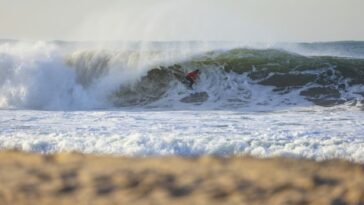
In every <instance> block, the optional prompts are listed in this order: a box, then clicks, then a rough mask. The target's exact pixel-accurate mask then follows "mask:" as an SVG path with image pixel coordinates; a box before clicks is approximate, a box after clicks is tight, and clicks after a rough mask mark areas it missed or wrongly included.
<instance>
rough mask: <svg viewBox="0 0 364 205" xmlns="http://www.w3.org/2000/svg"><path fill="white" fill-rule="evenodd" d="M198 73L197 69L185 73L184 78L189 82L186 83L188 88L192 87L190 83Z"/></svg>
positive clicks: (193, 81) (192, 82)
mask: <svg viewBox="0 0 364 205" xmlns="http://www.w3.org/2000/svg"><path fill="white" fill-rule="evenodd" d="M199 74H200V72H199V71H198V70H195V71H192V72H189V73H187V75H186V79H187V80H188V81H189V82H190V84H189V85H188V86H189V87H190V88H192V85H193V84H194V83H195V80H196V78H197V77H198V75H199Z"/></svg>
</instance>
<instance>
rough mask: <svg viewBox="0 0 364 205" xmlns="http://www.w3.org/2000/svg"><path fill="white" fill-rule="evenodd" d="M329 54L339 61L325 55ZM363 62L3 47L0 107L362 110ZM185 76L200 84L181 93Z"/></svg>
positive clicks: (154, 48) (116, 48) (152, 48)
mask: <svg viewBox="0 0 364 205" xmlns="http://www.w3.org/2000/svg"><path fill="white" fill-rule="evenodd" d="M330 46H331V47H332V48H335V49H334V51H335V52H336V53H338V55H334V54H331V55H328V54H329V53H330V52H329V50H330V48H331V47H330ZM320 48H322V49H321V50H320ZM340 49H341V50H342V51H340ZM320 52H321V53H322V55H320V54H319V53H320ZM361 52H363V53H361ZM309 53H311V54H312V55H310V54H309ZM333 53H334V52H333ZM362 56H364V43H362V42H337V43H330V44H323V43H321V44H320V43H317V44H284V45H275V46H270V47H264V48H262V46H249V47H247V46H241V45H238V44H235V43H217V42H215V43H210V44H209V45H207V46H206V44H203V43H198V42H188V43H179V42H170V43H150V44H148V45H147V46H146V45H142V44H141V43H139V44H138V43H129V44H122V43H120V44H114V45H112V46H110V45H108V46H100V45H96V44H91V43H66V42H50V43H45V42H37V43H24V42H8V41H2V42H0V107H1V108H30V109H95V108H115V107H138V108H165V109H179V108H181V109H185V108H187V109H193V108H198V109H201V108H206V109H210V108H211V109H237V108H241V109H245V108H249V109H252V108H254V107H267V106H268V107H272V106H273V107H276V106H300V105H308V104H316V105H320V106H335V105H340V104H347V105H353V106H362V104H363V99H364V89H363V88H364V86H363V85H364V58H362ZM194 69H200V70H201V71H202V74H201V77H200V79H199V80H198V82H197V83H196V85H194V89H193V90H190V89H188V88H187V87H186V85H185V84H184V83H183V82H184V75H185V73H187V72H188V71H191V70H194Z"/></svg>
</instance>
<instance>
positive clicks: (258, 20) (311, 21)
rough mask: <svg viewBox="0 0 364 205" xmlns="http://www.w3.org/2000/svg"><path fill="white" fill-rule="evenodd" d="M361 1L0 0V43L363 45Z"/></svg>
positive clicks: (362, 7)
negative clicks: (338, 42)
mask: <svg viewBox="0 0 364 205" xmlns="http://www.w3.org/2000/svg"><path fill="white" fill-rule="evenodd" d="M363 9H364V0H0V26H1V27H0V38H12V39H27V40H238V41H268V42H271V41H335V40H364V23H363V20H364V12H363Z"/></svg>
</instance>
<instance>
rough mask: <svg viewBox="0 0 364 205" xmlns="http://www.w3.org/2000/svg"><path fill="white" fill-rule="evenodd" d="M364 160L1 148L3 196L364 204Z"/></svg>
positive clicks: (46, 200) (42, 200) (59, 200)
mask: <svg viewBox="0 0 364 205" xmlns="http://www.w3.org/2000/svg"><path fill="white" fill-rule="evenodd" d="M363 168H364V167H363V165H360V164H353V163H350V162H347V161H339V160H331V161H325V162H314V161H309V160H294V159H286V158H271V159H256V158H252V157H233V158H216V157H212V156H208V157H198V158H180V157H147V158H127V157H115V156H105V155H103V156H94V155H84V154H78V153H71V154H55V155H41V154H34V153H24V152H18V151H3V152H1V153H0V184H1V186H0V204H4V205H8V204H9V205H10V204H11V205H14V204H17V205H22V204H37V205H42V204H52V205H57V204H78V205H83V204H85V205H86V204H87V205H89V204H95V205H96V204H320V205H324V204H335V205H337V204H364V169H363Z"/></svg>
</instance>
